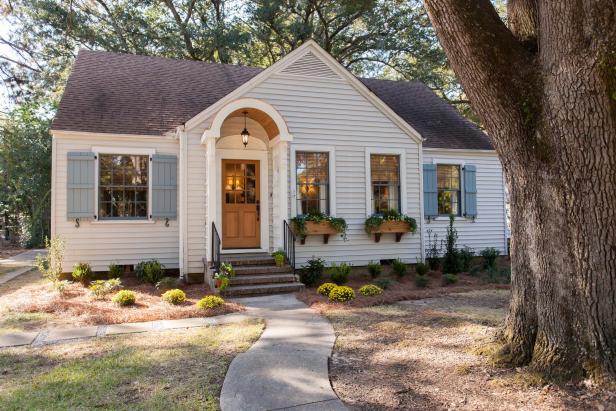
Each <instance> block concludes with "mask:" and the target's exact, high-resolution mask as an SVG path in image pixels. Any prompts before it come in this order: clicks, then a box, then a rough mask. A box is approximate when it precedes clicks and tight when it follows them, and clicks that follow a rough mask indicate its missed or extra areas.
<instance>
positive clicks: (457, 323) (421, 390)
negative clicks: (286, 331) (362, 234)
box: [325, 290, 616, 411]
mask: <svg viewBox="0 0 616 411" xmlns="http://www.w3.org/2000/svg"><path fill="white" fill-rule="evenodd" d="M508 301H509V292H508V291H507V290H476V291H472V292H469V293H459V294H450V295H446V296H440V297H436V298H430V299H425V300H416V301H405V302H400V303H397V304H393V305H381V306H375V307H366V308H346V309H338V310H329V311H327V312H326V313H325V315H326V316H327V317H328V318H329V320H330V321H331V322H332V325H333V326H334V329H335V332H336V344H335V348H334V353H333V355H332V359H331V363H330V378H331V381H332V386H333V388H334V390H335V391H336V393H337V394H338V395H339V396H340V398H341V399H342V400H343V401H344V402H345V404H346V405H347V406H349V408H350V409H352V410H375V411H376V410H378V411H398V410H468V411H471V410H473V411H474V410H511V411H514V410H515V411H517V410H527V411H546V410H550V411H552V410H554V411H556V410H571V411H583V410H601V411H614V410H616V391H613V390H610V389H609V388H606V387H597V386H595V385H593V384H592V383H591V382H589V381H580V382H574V383H569V384H563V385H553V384H549V383H547V382H546V381H545V380H543V379H542V378H541V376H539V375H537V374H536V373H533V372H532V371H530V370H528V369H527V367H520V368H515V369H512V368H502V367H498V366H495V365H494V364H492V363H491V362H490V360H489V358H488V357H484V356H481V355H478V352H480V348H481V347H485V346H486V344H487V343H489V342H490V341H491V340H492V336H493V335H494V333H495V332H496V331H497V329H498V327H499V326H500V324H502V321H503V319H504V316H505V313H506V307H507V304H508ZM339 308H342V307H339Z"/></svg>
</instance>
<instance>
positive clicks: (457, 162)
mask: <svg viewBox="0 0 616 411" xmlns="http://www.w3.org/2000/svg"><path fill="white" fill-rule="evenodd" d="M467 162H468V160H465V159H453V158H433V159H432V164H435V165H436V166H437V173H438V165H444V166H447V165H449V166H458V167H459V168H460V215H457V216H456V222H465V223H474V222H475V219H473V218H468V217H465V216H464V211H465V210H466V204H465V198H464V197H465V195H464V166H465V165H466V164H467ZM422 168H423V166H422ZM422 180H423V177H422ZM437 191H438V188H437ZM432 221H449V216H444V215H438V216H436V217H435V218H432Z"/></svg>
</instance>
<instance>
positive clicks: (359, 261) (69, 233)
mask: <svg viewBox="0 0 616 411" xmlns="http://www.w3.org/2000/svg"><path fill="white" fill-rule="evenodd" d="M244 129H246V130H247V131H248V133H249V137H248V138H247V141H246V143H247V144H243V136H242V135H241V134H242V131H243V130H244ZM51 133H52V135H53V165H52V233H53V234H54V235H59V236H61V237H62V238H63V239H64V240H65V242H66V253H65V260H64V264H65V266H64V269H65V270H66V271H70V270H71V267H72V266H73V264H74V263H76V262H78V261H84V262H88V263H90V264H91V265H92V266H93V269H94V270H97V271H98V270H100V271H104V270H106V269H107V266H108V265H109V263H111V262H115V263H118V264H126V265H132V264H136V263H137V262H139V261H142V260H146V259H152V258H155V259H158V260H160V261H161V262H162V263H164V264H165V265H166V266H167V267H168V268H178V269H179V270H180V274H181V275H182V276H186V275H188V274H192V273H203V272H204V268H205V267H204V264H209V263H208V261H209V262H211V261H212V259H213V257H214V259H215V257H216V255H213V254H212V253H213V252H214V254H217V250H218V248H220V249H221V252H222V259H223V260H224V259H225V255H226V253H233V254H234V255H235V254H238V253H241V252H252V253H255V252H262V253H264V252H271V251H273V250H277V249H280V248H283V247H284V246H285V244H284V237H285V225H284V223H285V221H289V219H290V218H292V217H294V216H296V215H298V214H302V213H305V212H306V211H315V210H318V211H320V212H323V213H326V214H329V215H332V216H336V217H342V218H344V219H345V220H346V222H347V224H348V230H347V236H346V239H344V238H342V237H340V236H331V238H329V241H328V242H327V244H324V239H323V237H322V236H308V237H307V239H306V241H305V244H301V243H300V242H299V240H298V241H297V242H296V243H295V254H296V262H297V265H298V266H301V264H302V263H304V262H305V261H306V260H307V259H309V258H311V257H312V256H317V257H320V258H323V259H325V260H326V261H329V262H343V261H344V262H348V263H351V264H353V265H366V264H367V263H368V262H369V261H371V260H386V259H394V258H401V259H402V260H404V261H406V262H409V263H414V262H416V261H417V260H421V259H422V258H423V257H424V255H425V248H426V243H427V231H428V230H432V232H435V233H438V234H439V236H440V238H444V232H445V227H446V225H447V223H448V217H447V215H448V214H449V213H453V214H456V215H457V216H458V217H457V219H456V221H455V225H456V228H457V230H458V233H459V244H460V245H468V246H470V247H472V248H473V249H475V250H476V251H480V250H481V249H484V248H486V247H495V248H497V249H499V250H500V251H501V252H505V251H506V236H507V232H506V216H505V206H504V203H505V196H504V186H503V178H502V174H501V166H500V163H499V160H498V158H497V156H496V153H495V152H494V150H493V149H492V146H491V144H490V142H489V139H488V138H487V136H486V135H485V134H484V133H483V132H482V131H480V130H479V129H477V128H476V127H475V126H474V125H472V124H471V123H470V122H468V121H467V120H465V119H464V118H462V117H461V116H460V115H458V114H457V112H456V111H455V110H453V109H452V108H451V107H450V106H449V105H447V104H446V103H445V102H444V101H442V100H441V99H440V98H438V97H437V96H436V95H435V94H434V93H433V92H432V91H430V90H429V89H428V88H427V87H426V86H424V85H423V84H421V83H418V82H405V81H387V80H375V79H360V78H357V77H355V76H354V75H353V74H351V73H350V72H348V71H347V70H346V69H345V68H344V67H342V66H341V65H340V64H339V63H337V62H336V61H335V60H334V59H333V58H332V57H331V56H330V55H328V54H327V53H326V52H325V51H324V50H322V49H321V48H320V47H319V46H318V45H317V44H316V43H315V42H313V41H309V42H307V43H305V44H304V45H302V46H301V47H299V48H298V49H296V50H295V51H293V52H292V53H290V54H289V55H287V56H286V57H285V58H283V59H282V60H280V61H279V62H277V63H276V64H274V65H272V66H271V67H269V68H267V69H265V70H263V69H259V68H253V67H242V66H232V65H222V64H209V63H202V62H194V61H178V60H170V59H163V58H156V57H146V56H135V55H126V54H116V53H108V52H98V51H82V52H80V53H79V55H78V58H77V60H76V62H75V65H74V67H73V71H72V73H71V76H70V77H69V80H68V83H67V86H66V90H65V93H64V96H63V98H62V101H61V103H60V106H59V110H58V113H57V116H56V118H55V120H54V123H53V126H52V130H51ZM384 208H393V209H396V210H398V211H400V212H401V213H404V214H406V215H408V216H411V217H414V218H415V219H416V220H417V223H418V229H417V232H416V233H414V234H405V235H403V236H402V237H401V238H399V241H396V236H394V235H383V236H382V238H381V239H380V241H379V242H375V238H374V237H373V236H370V235H368V234H367V233H366V232H365V230H364V222H365V220H366V218H367V216H369V215H371V214H372V213H374V212H378V211H382V210H383V209H384ZM214 231H216V232H217V233H219V237H220V244H219V243H218V241H217V239H216V235H215V234H214ZM213 243H214V244H213ZM219 246H220V247H219ZM287 246H288V245H287ZM212 250H214V251H212Z"/></svg>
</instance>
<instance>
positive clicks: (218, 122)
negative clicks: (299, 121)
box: [201, 98, 293, 144]
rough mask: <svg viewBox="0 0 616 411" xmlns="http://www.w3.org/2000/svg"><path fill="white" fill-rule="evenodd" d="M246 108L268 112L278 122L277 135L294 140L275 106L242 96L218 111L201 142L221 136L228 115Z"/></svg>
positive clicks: (285, 139)
mask: <svg viewBox="0 0 616 411" xmlns="http://www.w3.org/2000/svg"><path fill="white" fill-rule="evenodd" d="M245 108H253V109H255V110H259V111H262V112H263V113H265V114H267V115H268V116H269V117H270V118H271V119H272V121H273V122H274V123H276V127H278V133H279V134H278V136H275V137H279V138H280V140H282V141H292V140H293V136H292V135H291V134H290V133H289V130H288V128H287V123H286V122H285V121H284V119H283V118H282V116H281V115H280V113H279V112H278V111H277V110H276V109H275V108H274V107H272V106H271V105H270V104H268V103H266V102H265V101H262V100H258V99H256V98H240V99H237V100H233V101H231V102H229V103H228V104H227V105H225V106H224V107H222V108H221V109H220V110H219V111H218V112H217V113H216V115H215V116H214V120H213V121H212V124H211V125H210V128H209V129H208V130H205V132H204V133H203V137H202V138H201V143H202V144H203V143H204V142H205V141H206V139H208V138H219V137H220V131H221V129H222V125H223V123H224V122H225V120H226V119H227V117H229V115H230V114H231V113H233V112H234V111H237V110H240V109H245Z"/></svg>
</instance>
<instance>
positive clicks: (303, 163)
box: [295, 152, 329, 214]
mask: <svg viewBox="0 0 616 411" xmlns="http://www.w3.org/2000/svg"><path fill="white" fill-rule="evenodd" d="M295 171H296V175H297V180H296V192H297V213H298V214H308V213H319V212H320V213H325V214H328V213H329V184H328V183H329V154H328V153H310V152H297V153H296V154H295Z"/></svg>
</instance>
